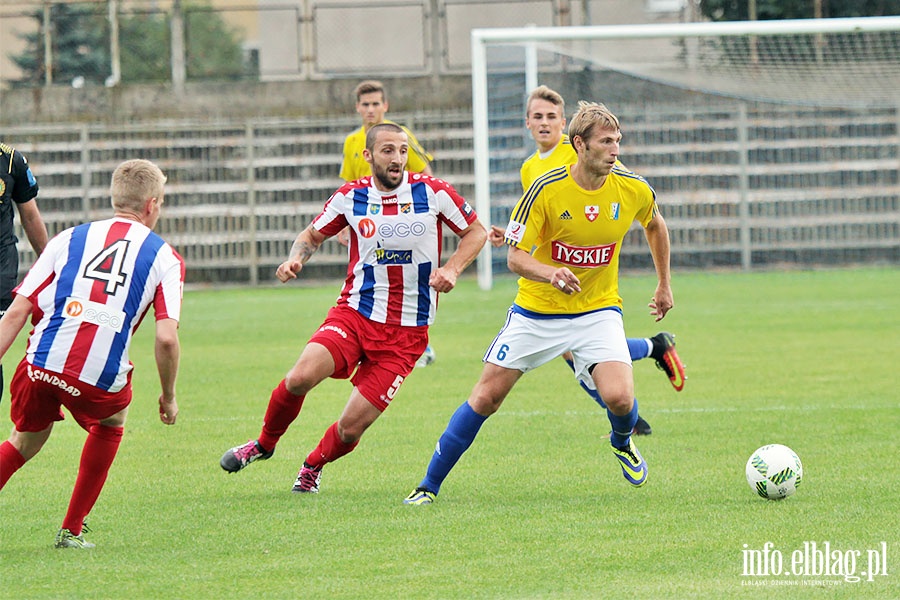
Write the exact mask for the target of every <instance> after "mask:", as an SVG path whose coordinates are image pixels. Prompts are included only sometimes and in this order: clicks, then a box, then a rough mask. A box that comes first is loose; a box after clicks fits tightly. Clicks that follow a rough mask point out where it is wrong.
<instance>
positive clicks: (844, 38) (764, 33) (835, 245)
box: [472, 17, 900, 289]
mask: <svg viewBox="0 0 900 600" xmlns="http://www.w3.org/2000/svg"><path fill="white" fill-rule="evenodd" d="M472 82H473V105H474V106H473V108H474V111H473V130H474V148H475V192H474V193H475V202H476V205H477V209H478V211H479V214H481V215H483V217H482V218H483V219H484V220H488V219H489V220H490V222H491V223H493V224H495V225H500V226H505V224H506V222H507V220H508V216H509V212H510V210H511V208H512V205H513V204H515V202H516V201H517V200H518V198H519V196H520V195H521V193H522V190H521V184H520V182H519V167H520V166H521V164H522V161H523V160H524V159H525V158H527V157H528V156H529V155H530V154H531V153H533V152H534V150H535V146H534V143H533V141H532V140H531V138H530V135H529V133H528V131H527V130H526V129H525V126H524V118H525V99H526V98H527V95H528V93H529V92H530V90H531V89H533V88H534V87H536V86H537V85H540V84H546V85H548V86H550V87H551V88H553V89H556V90H557V91H559V92H560V93H561V94H562V95H563V97H564V98H565V100H566V112H567V116H568V117H569V118H571V115H572V114H573V112H574V110H575V108H576V107H577V101H578V100H590V101H599V102H604V103H605V104H607V105H608V106H609V107H610V108H611V109H612V110H613V112H614V113H616V114H617V115H618V116H619V118H620V120H621V121H622V128H623V135H624V137H623V143H622V149H621V151H622V161H623V162H624V163H625V164H626V166H628V167H629V168H631V169H633V170H635V171H636V172H638V173H639V174H641V175H643V176H644V177H646V178H647V179H648V181H649V182H650V183H651V185H653V187H654V189H656V191H657V195H658V197H659V201H660V205H661V208H662V210H663V214H664V216H665V217H666V220H667V223H668V224H669V228H670V232H671V235H672V249H673V263H674V264H676V265H678V264H681V265H687V266H696V267H702V266H710V265H721V266H742V267H744V268H750V267H753V266H766V265H775V264H783V263H801V264H809V263H818V264H821V263H832V262H845V263H846V262H871V261H879V260H880V261H890V262H893V263H895V264H896V261H897V260H900V216H898V215H900V200H898V197H900V191H898V186H900V183H898V175H897V173H898V164H900V163H898V160H900V159H898V147H900V139H898V128H900V116H898V106H900V17H873V18H855V19H810V20H793V21H752V22H727V23H687V24H685V23H682V24H665V25H663V24H651V25H619V26H608V27H549V28H537V27H528V28H510V29H476V30H473V32H472ZM487 215H489V217H488V216H487ZM622 264H623V266H624V267H626V268H628V267H635V268H641V267H647V266H650V265H651V264H652V263H651V262H650V261H649V253H648V252H647V249H646V244H645V243H643V242H642V234H641V233H640V231H637V230H632V231H631V232H630V233H629V237H628V238H626V244H625V246H624V250H623V260H622ZM495 271H496V272H498V273H506V272H507V270H506V267H505V248H504V249H498V250H491V249H485V251H484V252H483V253H482V254H481V255H480V256H479V263H478V272H479V283H480V285H481V286H482V287H483V288H485V289H487V288H490V286H491V280H492V276H493V273H494V272H495Z"/></svg>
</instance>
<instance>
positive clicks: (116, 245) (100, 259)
mask: <svg viewBox="0 0 900 600" xmlns="http://www.w3.org/2000/svg"><path fill="white" fill-rule="evenodd" d="M129 243H130V241H129V240H116V241H115V242H113V243H112V244H110V245H109V246H107V247H106V248H104V249H103V250H101V251H100V252H98V253H97V254H96V255H95V256H94V258H92V259H91V260H89V261H88V263H87V264H86V265H85V266H84V277H87V278H88V279H95V280H97V281H102V282H104V283H106V288H105V289H104V291H105V292H106V293H107V294H108V295H110V296H112V295H113V294H115V293H116V291H117V290H118V289H119V286H120V285H125V281H126V280H127V279H128V273H126V272H125V271H123V270H122V264H123V263H124V262H125V255H126V254H127V253H128V244H129Z"/></svg>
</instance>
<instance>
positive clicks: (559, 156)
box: [519, 134, 578, 192]
mask: <svg viewBox="0 0 900 600" xmlns="http://www.w3.org/2000/svg"><path fill="white" fill-rule="evenodd" d="M576 160H578V155H577V154H576V153H575V146H573V145H572V143H571V142H570V141H569V136H568V135H565V134H564V135H563V136H562V139H561V140H560V141H559V143H558V144H557V145H556V147H555V148H554V149H553V150H552V151H551V152H550V154H549V155H548V156H546V157H545V158H541V151H540V150H538V151H537V152H535V153H534V154H532V155H531V156H529V157H528V158H527V159H526V160H525V162H523V163H522V168H521V170H520V171H519V174H520V175H521V177H522V191H523V192H524V191H525V190H527V189H528V188H529V187H531V184H532V183H534V180H535V179H537V178H538V177H540V176H541V175H543V174H544V173H546V172H547V171H549V170H550V169H555V168H556V167H564V166H566V165H571V164H574V163H575V161H576Z"/></svg>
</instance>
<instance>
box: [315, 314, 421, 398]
mask: <svg viewBox="0 0 900 600" xmlns="http://www.w3.org/2000/svg"><path fill="white" fill-rule="evenodd" d="M309 341H310V342H316V343H317V344H322V345H323V346H325V347H326V348H327V349H328V351H329V352H330V353H331V356H332V358H333V359H334V373H332V374H331V376H332V377H333V378H334V379H347V378H348V377H350V376H351V375H352V376H353V377H352V379H351V380H350V381H351V382H352V383H353V385H354V386H355V387H356V388H357V389H358V390H359V392H360V393H361V394H362V395H363V397H364V398H365V399H366V400H368V401H369V402H371V403H372V406H374V407H375V408H377V409H378V410H380V411H384V409H386V408H387V407H388V404H390V402H391V400H392V399H393V398H394V397H395V396H396V395H397V391H398V390H399V389H400V385H401V384H402V383H403V380H404V379H405V378H406V377H407V376H408V375H409V374H410V373H411V372H412V370H413V369H414V368H415V366H416V361H417V360H418V359H419V357H420V356H422V353H423V352H425V347H426V346H428V327H400V326H398V325H385V324H384V323H376V322H375V321H371V320H369V319H367V318H365V317H364V316H362V315H361V314H359V313H358V312H356V311H355V310H354V309H352V308H350V307H348V306H343V305H339V306H335V307H333V308H332V309H331V310H329V311H328V315H327V316H326V317H325V322H324V323H322V325H321V326H320V327H319V330H318V331H316V333H314V334H313V336H312V337H311V338H310V339H309ZM354 370H355V371H356V372H355V373H354Z"/></svg>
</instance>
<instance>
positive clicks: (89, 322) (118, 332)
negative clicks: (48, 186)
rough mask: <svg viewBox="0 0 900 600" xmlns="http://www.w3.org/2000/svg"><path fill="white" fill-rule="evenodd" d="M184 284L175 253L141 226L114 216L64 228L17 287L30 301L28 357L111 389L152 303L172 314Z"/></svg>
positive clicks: (121, 380)
mask: <svg viewBox="0 0 900 600" xmlns="http://www.w3.org/2000/svg"><path fill="white" fill-rule="evenodd" d="M183 287H184V261H183V260H182V258H181V256H179V255H178V253H177V252H175V250H173V249H172V247H171V246H169V245H168V244H167V243H166V242H165V241H163V239H162V238H161V237H159V236H158V235H157V234H155V233H153V231H151V230H150V229H149V228H147V227H146V226H145V225H143V224H141V223H138V222H136V221H132V220H129V219H123V218H113V219H108V220H105V221H96V222H93V223H85V224H84V225H78V226H76V227H73V228H71V229H67V230H65V231H63V232H62V233H60V234H59V235H57V236H55V237H54V238H53V239H52V240H50V242H49V243H48V244H47V247H46V248H45V249H44V252H43V253H42V254H41V255H40V257H39V258H38V259H37V261H36V262H35V263H34V266H32V267H31V270H30V271H29V272H28V275H26V276H25V279H24V280H23V281H22V283H21V284H20V285H19V286H18V287H17V288H16V290H15V292H16V293H17V294H19V295H20V296H25V297H27V298H29V299H30V300H31V303H32V305H33V306H34V309H33V312H32V323H33V324H34V330H33V331H32V332H31V335H30V336H29V338H28V347H27V349H26V351H25V354H26V359H27V360H28V362H29V363H31V364H32V365H34V366H36V367H40V368H43V369H46V370H48V371H52V372H55V373H60V374H65V375H68V376H71V377H76V378H78V379H79V380H80V381H83V382H84V383H87V384H90V385H93V386H96V387H98V388H100V389H103V390H107V391H110V392H117V391H119V390H121V389H122V388H123V387H124V386H125V384H126V383H127V381H128V374H129V372H130V371H131V369H132V364H131V361H129V359H128V347H129V345H130V344H131V338H132V335H133V334H134V332H135V331H136V330H137V328H138V325H140V323H141V320H142V319H143V318H144V315H145V314H146V313H147V309H148V308H149V306H150V304H153V309H154V312H155V313H156V319H157V320H160V319H166V318H169V319H175V320H178V319H179V318H180V316H181V297H182V291H183Z"/></svg>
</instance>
